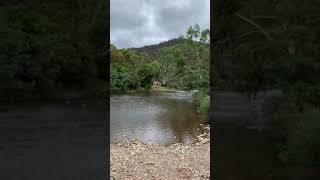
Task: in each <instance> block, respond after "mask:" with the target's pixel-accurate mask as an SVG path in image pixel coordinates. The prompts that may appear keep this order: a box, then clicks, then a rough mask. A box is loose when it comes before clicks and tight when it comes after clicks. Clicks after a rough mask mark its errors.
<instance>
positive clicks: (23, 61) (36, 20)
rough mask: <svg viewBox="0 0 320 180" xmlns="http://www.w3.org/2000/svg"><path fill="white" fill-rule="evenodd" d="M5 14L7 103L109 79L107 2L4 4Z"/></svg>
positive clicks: (0, 47)
mask: <svg viewBox="0 0 320 180" xmlns="http://www.w3.org/2000/svg"><path fill="white" fill-rule="evenodd" d="M0 13H1V16H0V17H1V19H0V25H1V28H0V29H1V33H0V38H1V41H0V79H1V80H0V82H1V84H2V85H1V86H0V94H1V95H0V96H1V98H2V99H9V100H18V99H26V98H27V99H30V98H31V99H33V98H42V97H50V96H53V95H55V94H57V93H58V91H60V92H66V91H68V89H72V91H82V90H84V89H86V88H87V87H90V86H92V84H99V82H101V81H103V80H107V78H106V77H107V76H106V74H107V68H106V67H107V66H106V65H107V63H108V62H107V61H106V60H105V58H106V53H105V49H106V47H107V46H106V42H105V41H106V39H107V38H108V33H107V21H106V19H107V13H108V11H107V5H106V2H105V1H100V0H93V1H84V0H77V1H72V0H57V1H42V0H31V1H5V2H1V4H0ZM90 84H91V85H90Z"/></svg>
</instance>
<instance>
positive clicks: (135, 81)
mask: <svg viewBox="0 0 320 180" xmlns="http://www.w3.org/2000/svg"><path fill="white" fill-rule="evenodd" d="M209 47H210V34H209V30H208V29H204V30H201V29H200V27H199V26H198V25H195V26H191V27H190V28H189V29H188V30H187V33H186V36H185V37H180V38H179V39H175V40H171V41H168V42H164V43H160V44H159V45H153V46H148V47H143V48H140V49H130V48H129V49H117V48H116V47H115V46H114V45H112V44H111V45H110V53H111V66H110V81H111V82H110V90H111V93H125V92H127V91H128V90H139V89H140V90H141V89H144V90H148V89H150V88H151V86H152V85H153V82H155V81H158V82H160V84H161V86H163V87H168V88H171V89H178V90H200V91H201V93H200V94H201V95H200V96H201V98H204V99H205V102H206V103H207V104H208V103H209V82H210V81H209V70H210V68H209V67H210V66H209V63H210V52H209V50H210V48H209ZM156 52H158V54H157V55H155V54H156ZM148 53H149V54H148ZM205 109H206V110H205V111H209V105H207V106H206V107H205Z"/></svg>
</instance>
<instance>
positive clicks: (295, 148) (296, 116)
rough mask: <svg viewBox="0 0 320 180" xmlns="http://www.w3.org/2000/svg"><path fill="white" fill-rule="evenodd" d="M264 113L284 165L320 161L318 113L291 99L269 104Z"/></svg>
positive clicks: (275, 99)
mask: <svg viewBox="0 0 320 180" xmlns="http://www.w3.org/2000/svg"><path fill="white" fill-rule="evenodd" d="M301 106H302V109H303V110H301ZM264 109H265V113H266V116H267V118H269V120H270V127H271V128H270V130H271V135H272V138H273V140H274V141H275V144H276V145H275V147H276V149H277V151H278V153H279V157H280V158H281V159H282V160H283V161H289V162H303V163H304V162H319V161H320V153H319V152H320V143H319V142H320V134H319V133H320V121H319V120H320V111H319V109H314V107H313V106H310V105H308V104H303V105H301V104H297V103H296V99H295V98H289V97H288V96H281V97H274V98H271V99H269V100H267V102H266V104H265V107H264Z"/></svg>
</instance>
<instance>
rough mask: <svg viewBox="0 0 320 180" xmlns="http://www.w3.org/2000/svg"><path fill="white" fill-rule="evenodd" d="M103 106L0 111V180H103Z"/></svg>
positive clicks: (23, 106) (39, 105)
mask: <svg viewBox="0 0 320 180" xmlns="http://www.w3.org/2000/svg"><path fill="white" fill-rule="evenodd" d="M104 102H105V100H103V99H100V100H96V99H90V100H68V101H54V102H53V101H50V102H33V103H19V104H15V105H2V106H0V161H1V165H2V166H1V168H0V177H1V179H8V180H9V179H10V180H20V179H25V180H28V179H31V177H32V179H46V180H56V179H61V180H65V179H77V180H82V179H83V180H87V179H105V177H106V170H105V167H106V162H107V151H106V147H107V145H106V143H107V141H105V139H106V114H107V113H106V112H107V111H106V108H107V107H106V106H105V103H104Z"/></svg>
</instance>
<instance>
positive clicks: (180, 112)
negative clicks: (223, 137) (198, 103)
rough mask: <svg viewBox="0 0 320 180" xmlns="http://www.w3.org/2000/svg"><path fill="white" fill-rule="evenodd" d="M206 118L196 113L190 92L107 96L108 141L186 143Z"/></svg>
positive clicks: (163, 143) (197, 132)
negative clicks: (108, 116)
mask: <svg viewBox="0 0 320 180" xmlns="http://www.w3.org/2000/svg"><path fill="white" fill-rule="evenodd" d="M206 120H207V117H206V116H204V115H201V114H199V113H197V112H196V109H195V106H194V104H193V103H192V93H191V92H184V91H176V92H145V93H135V94H130V95H117V96H111V101H110V135H111V142H117V141H120V140H123V139H129V140H132V139H133V138H139V139H140V140H141V141H143V142H145V143H152V144H159V145H169V144H172V143H174V142H181V143H184V144H190V143H192V142H193V139H194V138H195V137H196V136H197V135H198V134H199V131H198V130H197V129H198V127H199V125H200V123H205V122H206Z"/></svg>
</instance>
